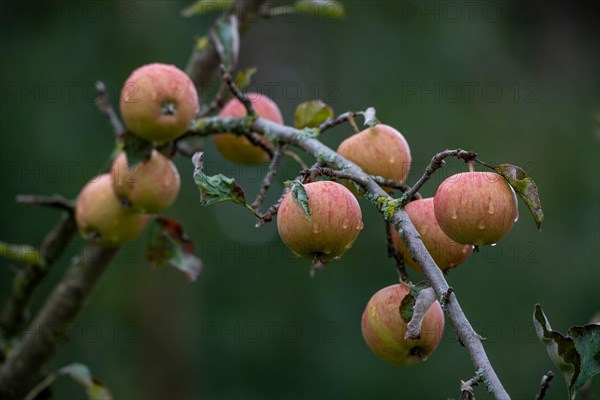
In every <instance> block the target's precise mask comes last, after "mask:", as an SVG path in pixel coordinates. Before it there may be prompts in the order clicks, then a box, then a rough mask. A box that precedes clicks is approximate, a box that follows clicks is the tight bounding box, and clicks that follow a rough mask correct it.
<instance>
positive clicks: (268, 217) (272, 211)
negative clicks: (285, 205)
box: [254, 187, 290, 228]
mask: <svg viewBox="0 0 600 400" xmlns="http://www.w3.org/2000/svg"><path fill="white" fill-rule="evenodd" d="M289 192H290V188H287V187H286V188H285V189H283V193H282V194H281V196H279V199H278V200H277V201H276V202H275V204H273V205H272V206H271V207H269V209H268V210H267V212H266V213H265V214H263V215H262V216H261V217H260V218H259V219H258V221H256V225H254V226H255V227H257V228H260V227H261V226H264V225H266V224H267V223H268V222H271V221H272V220H273V217H275V216H276V215H277V211H279V206H280V205H281V202H282V201H283V199H284V198H285V196H286V195H287V194H288V193H289Z"/></svg>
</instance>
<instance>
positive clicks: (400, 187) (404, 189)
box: [371, 175, 421, 199]
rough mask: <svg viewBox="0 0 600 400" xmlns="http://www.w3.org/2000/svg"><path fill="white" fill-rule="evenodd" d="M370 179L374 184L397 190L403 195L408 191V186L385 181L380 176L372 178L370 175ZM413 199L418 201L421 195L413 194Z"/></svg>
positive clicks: (389, 180)
mask: <svg viewBox="0 0 600 400" xmlns="http://www.w3.org/2000/svg"><path fill="white" fill-rule="evenodd" d="M371 179H373V180H374V181H375V182H377V183H378V184H380V185H381V186H387V187H390V188H392V189H397V190H400V191H401V192H403V193H405V192H408V191H409V190H410V186H408V185H406V184H404V183H402V182H398V181H395V180H393V179H385V178H382V177H381V176H373V175H371ZM413 198H414V199H420V198H421V195H420V194H419V193H415V195H414V196H413Z"/></svg>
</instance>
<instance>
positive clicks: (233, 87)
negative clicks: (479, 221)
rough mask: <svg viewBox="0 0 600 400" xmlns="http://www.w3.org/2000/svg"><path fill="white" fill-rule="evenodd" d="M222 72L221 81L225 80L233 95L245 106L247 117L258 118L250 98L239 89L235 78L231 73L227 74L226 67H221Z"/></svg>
mask: <svg viewBox="0 0 600 400" xmlns="http://www.w3.org/2000/svg"><path fill="white" fill-rule="evenodd" d="M220 70H221V79H222V80H223V82H225V84H226V85H227V87H228V88H229V90H230V91H231V94H233V95H234V96H235V98H236V99H238V100H239V101H240V102H241V103H242V104H243V105H244V108H245V109H246V115H248V116H250V117H254V116H256V111H254V107H253V106H252V101H250V99H249V98H248V96H246V95H245V94H244V92H242V91H241V90H240V89H239V88H238V87H237V85H236V84H235V82H234V81H233V78H232V77H231V74H230V73H229V72H227V70H226V69H225V66H224V65H223V64H221V65H220Z"/></svg>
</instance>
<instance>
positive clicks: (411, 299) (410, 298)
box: [399, 281, 431, 323]
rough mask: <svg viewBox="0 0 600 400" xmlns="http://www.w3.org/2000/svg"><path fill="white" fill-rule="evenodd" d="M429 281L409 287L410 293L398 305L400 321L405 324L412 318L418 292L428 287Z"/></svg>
mask: <svg viewBox="0 0 600 400" xmlns="http://www.w3.org/2000/svg"><path fill="white" fill-rule="evenodd" d="M430 286H431V285H430V284H429V281H421V282H419V283H417V284H416V285H414V286H411V287H410V292H408V294H407V295H406V296H404V298H403V299H402V302H401V303H400V307H399V312H400V316H401V317H402V320H403V321H404V322H406V323H409V322H410V320H411V319H412V317H413V310H414V308H415V303H416V302H417V297H418V296H419V292H420V291H421V290H423V289H425V288H428V287H430Z"/></svg>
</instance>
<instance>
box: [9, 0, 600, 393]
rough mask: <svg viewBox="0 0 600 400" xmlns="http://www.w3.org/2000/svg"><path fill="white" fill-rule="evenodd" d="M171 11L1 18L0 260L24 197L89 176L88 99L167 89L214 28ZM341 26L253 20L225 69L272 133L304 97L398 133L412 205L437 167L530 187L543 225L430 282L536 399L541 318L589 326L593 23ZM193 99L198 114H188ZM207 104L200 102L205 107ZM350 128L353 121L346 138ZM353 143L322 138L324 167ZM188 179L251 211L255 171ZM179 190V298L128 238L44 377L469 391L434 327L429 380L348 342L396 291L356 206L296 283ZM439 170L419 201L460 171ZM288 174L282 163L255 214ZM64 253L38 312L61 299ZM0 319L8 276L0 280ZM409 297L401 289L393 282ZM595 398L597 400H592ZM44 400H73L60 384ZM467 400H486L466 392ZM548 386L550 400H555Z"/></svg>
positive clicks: (223, 386) (28, 229) (97, 158)
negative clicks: (481, 170)
mask: <svg viewBox="0 0 600 400" xmlns="http://www.w3.org/2000/svg"><path fill="white" fill-rule="evenodd" d="M189 3H190V2H185V1H162V0H160V1H123V2H112V1H82V2H78V1H69V2H66V1H48V2H32V1H22V2H19V1H6V2H3V3H2V5H1V6H0V9H1V11H2V14H1V18H2V19H1V23H0V51H1V54H0V65H1V67H0V81H1V89H2V90H1V92H0V96H1V102H0V128H1V129H0V135H1V142H0V143H1V144H0V157H1V158H0V160H1V162H0V240H3V241H8V242H14V243H32V244H35V245H37V244H39V243H40V241H41V239H42V238H43V235H44V234H45V232H47V231H48V229H49V228H50V227H51V226H52V225H53V224H54V223H55V221H56V220H57V217H58V215H57V212H56V211H53V210H47V209H41V208H34V207H28V206H21V205H17V204H15V203H14V197H15V195H17V194H21V193H36V194H52V193H62V194H64V195H65V196H69V197H75V196H76V195H77V193H78V190H79V188H81V187H82V185H83V184H84V183H85V182H86V181H87V180H89V179H90V178H92V177H93V176H94V175H95V174H97V173H98V172H99V170H100V169H101V168H102V166H103V163H104V162H105V159H106V157H107V154H108V153H109V152H110V151H111V149H112V146H113V141H114V138H113V134H112V131H111V129H110V127H109V125H108V124H107V122H106V121H105V119H104V117H103V116H102V115H101V114H100V113H99V112H98V111H97V109H96V107H95V105H94V103H93V98H94V89H93V85H94V82H95V81H96V80H103V81H104V82H105V83H106V84H107V86H108V87H109V90H110V94H111V97H112V100H113V104H117V99H118V93H119V90H120V87H121V85H122V83H123V81H124V80H125V78H126V77H127V76H128V75H129V73H130V72H131V71H132V70H133V69H134V68H136V67H138V66H140V65H142V64H145V63H149V62H166V63H173V64H176V65H177V66H179V67H181V68H184V67H185V65H186V62H187V58H188V56H189V53H190V50H191V49H192V46H193V44H194V38H195V37H197V36H200V35H202V34H204V33H205V31H206V29H207V27H208V26H209V25H210V23H211V22H212V20H213V19H214V15H211V16H202V17H195V18H183V17H181V16H180V14H179V11H180V10H181V9H182V8H183V7H185V6H186V5H187V4H189ZM345 7H346V13H347V18H346V19H345V20H342V21H338V20H332V19H329V18H327V17H322V16H321V17H315V16H314V15H305V16H302V17H298V16H286V17H279V18H275V19H273V20H261V21H259V22H258V23H256V24H255V25H254V26H253V28H252V30H251V31H250V32H249V33H248V34H247V35H246V36H245V37H244V38H243V40H242V52H241V55H240V67H248V66H255V67H257V68H258V73H257V75H255V78H254V83H255V85H254V86H253V87H252V89H253V90H258V91H262V92H263V93H266V94H269V95H270V96H271V97H272V98H273V99H274V100H275V101H276V102H277V103H278V104H279V105H280V107H281V109H282V112H283V114H284V116H285V119H286V121H287V122H288V123H291V121H292V118H293V112H294V109H295V106H296V105H297V104H298V103H299V102H301V101H304V100H309V99H313V98H316V97H319V98H321V99H323V100H324V101H325V102H327V103H329V104H330V105H331V106H332V107H333V108H334V109H335V111H336V113H341V112H344V111H347V110H364V109H365V108H366V107H368V106H374V107H375V108H376V109H377V115H378V117H379V119H381V120H382V121H383V122H385V123H387V124H390V125H392V126H394V127H396V128H397V129H398V130H400V131H401V132H402V133H403V134H404V135H405V137H406V138H407V140H408V141H409V143H410V146H411V151H412V155H413V160H414V166H413V170H412V172H411V175H410V177H409V182H408V183H409V184H410V183H414V182H415V181H416V179H417V178H418V177H419V176H420V174H421V173H422V172H423V169H424V167H425V165H426V164H427V163H428V162H429V160H430V159H431V157H432V156H433V155H434V154H435V153H436V152H438V151H441V150H443V149H446V148H458V147H460V148H464V149H469V150H475V151H477V152H478V153H479V155H480V158H481V159H482V160H484V161H487V162H489V163H501V162H507V163H513V164H517V165H520V166H522V167H524V168H525V169H526V170H527V171H528V173H529V174H530V175H531V176H532V177H533V178H534V179H535V181H536V182H537V184H538V187H539V190H540V194H541V198H542V203H543V207H544V211H545V215H546V220H545V222H544V224H543V227H542V232H538V231H537V230H536V228H535V225H534V223H533V220H532V219H531V217H530V215H529V212H528V210H527V209H526V208H525V207H524V205H523V204H522V203H521V204H520V205H519V210H520V214H521V218H520V221H519V223H518V224H516V225H515V227H514V228H513V230H512V232H511V233H510V234H509V235H508V236H507V237H506V238H504V239H503V240H502V242H500V243H499V244H498V246H496V247H488V248H483V249H481V251H480V252H479V253H478V254H474V255H473V256H472V258H471V259H470V260H469V261H467V262H466V264H465V265H463V266H461V267H460V268H458V269H457V270H455V271H452V272H451V273H450V275H449V276H448V281H449V284H450V285H451V286H453V287H454V289H455V291H456V293H457V295H458V298H459V300H460V302H461V305H462V307H463V309H464V311H465V312H466V314H467V316H468V318H469V319H470V321H471V322H472V323H473V325H474V327H475V329H476V330H477V331H478V332H479V333H480V334H482V335H483V336H485V337H487V338H488V340H487V341H486V342H485V347H486V349H487V351H488V354H489V357H490V359H491V360H492V362H493V365H494V366H495V368H496V371H497V372H498V374H499V376H500V378H501V380H502V381H503V382H504V384H505V386H506V388H507V390H508V391H509V392H510V393H511V394H512V396H513V397H514V398H516V399H521V398H533V397H534V396H535V393H537V390H538V385H539V381H540V378H541V376H542V375H543V374H544V373H545V372H546V371H548V370H549V369H552V370H554V371H555V372H558V371H557V369H556V368H555V367H554V366H553V365H552V363H551V361H550V359H549V358H548V356H547V354H546V351H545V348H544V347H543V346H542V345H541V344H540V343H539V342H538V340H537V338H536V337H535V333H534V331H533V326H532V323H531V315H532V312H533V306H534V304H535V303H538V302H539V303H541V304H542V305H543V307H544V310H545V312H546V314H547V316H548V318H549V320H550V322H551V323H552V325H553V328H555V329H557V330H559V331H562V332H565V331H566V330H567V328H568V327H570V326H572V325H577V324H584V323H586V322H587V321H588V320H589V319H590V318H591V317H592V315H593V314H594V313H595V312H597V311H599V310H600V298H599V295H598V293H599V290H598V289H599V287H600V269H599V265H600V255H599V248H600V237H599V232H600V215H599V204H600V194H599V184H598V182H600V176H599V175H600V168H599V166H600V157H599V141H600V130H599V125H598V120H597V118H599V115H598V113H599V97H600V96H599V87H600V82H599V75H600V74H599V67H600V65H599V43H598V37H600V36H599V35H598V33H599V32H598V23H597V19H596V18H595V15H594V12H593V8H592V6H591V4H590V5H586V6H583V5H582V6H576V5H573V4H571V3H564V4H563V3H559V2H517V1H515V2H510V1H501V2H485V3H474V2H438V1H426V2H418V1H414V2H413V1H411V2H404V1H366V0H361V1H347V2H345ZM204 97H207V96H204ZM203 100H204V101H207V100H209V99H207V98H203ZM359 122H361V123H362V119H361V121H359ZM351 133H352V130H351V128H350V127H349V125H347V124H346V125H343V126H341V127H338V128H336V129H335V130H332V131H330V132H328V133H327V134H326V135H325V137H324V138H323V141H324V142H325V143H326V144H328V145H330V146H333V147H335V146H337V144H338V143H339V142H340V141H341V140H343V139H344V138H345V137H347V136H348V135H350V134H351ZM205 150H206V163H207V167H206V168H207V170H208V171H209V172H210V173H217V172H223V173H224V174H226V175H229V176H234V177H236V178H237V179H238V181H239V182H240V183H241V184H242V185H243V187H244V188H245V190H246V193H247V195H248V197H250V198H252V197H253V196H254V194H255V193H256V190H257V188H258V186H259V184H260V180H261V178H262V174H263V173H264V171H265V169H266V168H265V167H250V168H241V167H239V166H236V165H233V164H231V163H229V162H227V161H225V160H224V159H223V158H222V157H220V155H219V154H217V153H216V152H215V150H214V146H213V145H212V143H211V141H210V140H208V141H206V143H205ZM175 161H176V163H177V165H178V167H179V171H180V173H181V175H182V182H183V184H182V190H181V193H180V195H179V198H178V200H177V202H176V204H175V205H174V206H173V207H172V208H171V209H170V210H168V211H167V212H166V215H168V216H170V217H173V218H176V219H178V220H179V221H181V222H182V224H183V226H184V228H185V229H186V231H187V232H188V233H189V235H190V237H191V238H192V239H193V240H194V242H195V243H196V246H197V251H198V254H199V255H200V256H201V257H202V258H203V260H204V264H205V265H204V271H203V273H202V274H201V276H200V277H199V279H198V281H197V282H196V283H194V284H191V283H189V282H187V280H186V279H185V277H184V276H183V275H182V274H180V273H179V272H177V271H176V270H173V269H168V268H164V269H153V268H150V267H149V266H148V265H147V263H146V262H145V259H144V245H145V238H140V239H139V240H137V241H136V242H134V243H131V244H129V245H127V246H126V247H125V248H124V249H123V250H122V251H121V253H120V254H119V256H118V258H117V261H116V262H115V263H114V265H113V266H112V267H111V268H110V269H109V270H108V272H107V273H106V274H105V276H104V277H103V278H102V280H101V282H100V284H99V286H98V287H97V289H96V291H95V293H94V295H93V298H92V301H91V302H90V303H89V304H88V306H87V308H86V309H85V310H84V311H83V313H82V314H81V315H80V317H79V318H78V320H77V321H76V323H75V324H74V325H73V326H72V329H71V337H70V340H69V342H68V343H67V344H66V345H65V346H64V347H63V348H62V349H61V350H60V352H59V354H58V356H57V357H56V358H55V359H54V360H53V361H52V364H51V367H52V368H58V367H60V366H63V365H65V364H68V363H71V362H75V361H77V362H82V363H85V364H87V365H89V366H90V368H91V369H92V371H93V373H94V374H95V376H97V377H98V378H99V379H100V380H101V381H103V382H104V383H106V384H107V385H108V387H109V388H110V389H111V391H112V392H113V395H114V396H115V398H127V399H152V398H156V399H158V398H324V399H326V398H357V399H367V398H390V399H391V398H425V399H442V398H447V397H458V396H459V380H460V379H463V380H467V379H468V378H470V377H472V376H473V375H474V370H473V367H472V364H471V362H470V359H469V357H468V354H467V352H466V351H465V349H464V348H462V347H461V346H460V345H459V344H458V342H457V340H456V336H455V334H454V331H453V329H452V326H451V325H450V324H449V323H448V324H447V326H446V331H445V335H444V338H443V340H442V342H441V344H440V346H439V348H438V349H437V350H436V352H435V353H434V354H433V355H432V356H431V357H430V359H429V360H428V361H427V362H425V363H423V364H421V365H417V366H414V367H411V368H401V367H395V366H391V365H388V364H386V363H384V362H383V361H380V360H379V359H377V358H376V357H375V356H374V355H373V354H371V352H370V351H369V349H368V348H367V347H366V345H365V344H364V342H363V340H362V336H361V333H360V317H361V314H362V311H363V309H364V306H365V305H366V303H367V301H368V300H369V298H370V296H371V295H372V294H373V293H375V292H376V291H377V290H378V289H380V288H382V287H384V286H387V285H390V284H393V283H395V282H396V281H397V275H396V271H395V268H394V263H393V261H392V260H390V259H388V258H387V257H386V249H385V241H384V237H385V236H384V231H383V222H382V220H381V218H380V216H379V215H378V214H377V212H376V211H375V210H374V209H373V208H372V207H371V206H370V205H368V204H367V203H366V202H364V201H363V202H361V205H362V206H363V207H362V210H363V216H364V221H365V229H364V230H363V231H362V233H361V235H360V236H359V239H358V240H357V242H356V244H355V245H354V247H353V248H352V249H351V250H350V251H349V252H348V253H347V254H346V256H345V257H344V258H343V259H342V260H341V261H339V262H337V263H335V264H332V265H330V266H329V267H328V268H327V269H326V270H325V271H323V272H320V273H319V274H318V275H317V276H316V277H315V278H314V279H310V278H309V276H308V268H309V266H310V262H309V261H305V260H299V259H296V258H294V257H293V256H292V255H291V254H290V253H289V251H288V250H287V249H286V248H285V247H284V246H283V245H282V243H281V242H280V240H279V238H278V235H277V229H276V224H275V223H271V224H268V225H267V226H265V227H263V228H261V229H255V228H254V221H253V217H252V216H251V215H250V213H248V212H247V211H246V210H244V209H242V208H241V207H236V206H234V205H230V204H218V205H214V206H212V207H209V208H201V207H200V206H199V205H198V191H197V188H196V187H195V185H194V182H193V179H192V171H193V167H192V164H191V162H190V161H189V160H186V159H184V158H183V157H181V156H177V157H176V160H175ZM464 169H465V166H464V164H463V163H458V162H451V163H449V166H448V168H446V169H445V170H443V171H440V172H438V173H437V174H436V175H435V176H434V178H433V179H432V180H431V181H430V182H429V183H428V184H427V185H426V187H425V188H424V189H423V191H422V192H423V193H424V195H426V196H431V195H433V194H434V193H435V190H436V186H437V184H439V183H440V182H441V181H442V180H443V179H444V177H446V176H448V175H450V174H452V173H455V172H457V171H459V170H461V171H462V170H464ZM297 171H298V167H297V166H296V165H295V164H294V163H293V162H291V161H286V162H285V163H284V165H283V167H282V170H281V173H280V174H279V176H278V183H277V185H276V186H275V187H274V189H275V190H274V191H273V192H272V193H271V196H270V201H272V200H274V199H275V198H276V197H277V195H278V194H277V193H276V192H277V191H280V190H281V188H282V187H283V186H282V182H283V181H284V180H287V179H291V178H293V177H294V176H295V175H296V173H297ZM80 245H81V240H80V239H79V238H77V240H76V241H75V242H74V243H73V244H72V246H70V247H69V250H68V251H67V252H66V254H65V255H64V256H63V257H62V259H61V262H60V263H58V264H57V265H56V266H55V267H54V269H53V270H52V271H51V273H50V276H49V277H48V279H47V280H46V281H45V283H44V284H43V285H42V286H41V288H40V289H39V290H38V292H37V293H36V296H35V301H34V308H35V309H37V307H39V306H40V304H42V302H43V299H44V297H45V295H47V294H48V293H49V291H50V290H51V288H52V287H53V285H54V284H55V283H56V282H57V281H58V280H59V279H60V277H61V276H62V274H63V273H64V270H65V268H66V267H67V265H68V263H69V260H70V259H71V258H72V257H73V256H75V255H76V254H77V251H78V248H79V246H80ZM0 264H1V266H2V268H0V293H1V294H0V300H2V301H4V300H5V299H6V298H7V296H8V294H9V292H10V290H11V284H12V279H11V274H10V268H11V266H12V265H11V263H9V262H7V261H6V260H4V259H2V260H0ZM411 276H412V279H413V280H420V278H419V277H418V276H417V275H416V274H414V273H413V274H412V275H411ZM599 380H600V379H596V381H595V382H594V385H595V390H596V391H598V386H599V382H598V381H599ZM55 393H56V395H57V398H64V399H71V398H73V399H74V398H81V397H83V396H84V392H83V391H82V389H81V388H80V387H79V386H78V384H76V383H74V382H73V381H71V380H69V379H68V378H61V379H59V381H58V382H57V383H56V385H55ZM476 393H478V396H477V398H480V397H481V398H487V397H486V396H488V395H487V394H486V393H485V392H484V391H483V389H481V388H479V389H477V392H476ZM565 393H566V392H565V387H564V384H563V382H562V378H557V379H556V380H555V382H554V383H553V385H552V387H551V389H550V391H549V395H548V398H552V399H562V398H565Z"/></svg>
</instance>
